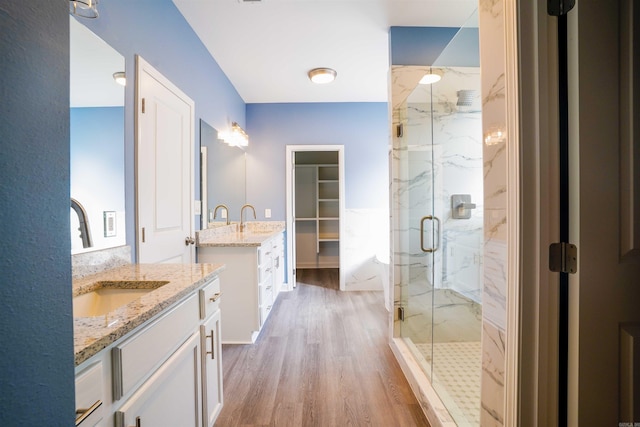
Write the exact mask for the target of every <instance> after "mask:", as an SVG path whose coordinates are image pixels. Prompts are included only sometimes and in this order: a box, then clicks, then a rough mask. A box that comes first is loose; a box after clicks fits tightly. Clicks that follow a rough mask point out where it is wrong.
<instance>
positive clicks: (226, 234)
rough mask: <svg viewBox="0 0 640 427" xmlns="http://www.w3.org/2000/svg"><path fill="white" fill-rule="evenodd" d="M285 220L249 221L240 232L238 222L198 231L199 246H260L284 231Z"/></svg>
mask: <svg viewBox="0 0 640 427" xmlns="http://www.w3.org/2000/svg"><path fill="white" fill-rule="evenodd" d="M284 229H285V225H284V221H256V222H247V223H246V228H245V231H243V232H240V231H238V230H239V227H238V224H237V223H232V224H230V225H227V226H221V227H214V228H208V229H206V230H200V231H198V232H197V233H196V246H198V247H222V246H230V247H251V246H260V245H262V244H263V243H264V242H266V241H267V240H269V239H271V238H272V237H274V236H277V235H278V234H280V233H282V232H283V231H284Z"/></svg>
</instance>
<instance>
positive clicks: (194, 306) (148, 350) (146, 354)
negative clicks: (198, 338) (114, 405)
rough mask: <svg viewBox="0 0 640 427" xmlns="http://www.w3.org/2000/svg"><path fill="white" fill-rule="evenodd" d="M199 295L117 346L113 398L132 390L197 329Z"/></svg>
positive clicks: (114, 361) (114, 351) (114, 353)
mask: <svg viewBox="0 0 640 427" xmlns="http://www.w3.org/2000/svg"><path fill="white" fill-rule="evenodd" d="M198 321H199V303H198V296H197V295H195V294H194V295H192V296H190V297H189V298H187V299H186V300H185V301H183V302H181V303H179V305H178V306H177V307H175V308H173V309H171V310H170V311H169V312H168V313H167V314H165V315H163V316H162V317H160V318H159V319H157V320H155V321H154V322H153V323H151V324H150V325H149V326H147V327H145V328H144V329H143V330H142V331H140V332H139V333H137V334H135V335H134V336H133V337H131V338H129V339H128V340H126V341H124V342H123V343H122V344H120V345H118V346H116V347H114V349H113V352H112V360H113V398H114V399H115V400H117V399H120V398H121V397H122V396H124V395H126V394H127V393H129V392H130V391H131V390H133V389H134V388H135V387H136V386H137V385H138V384H139V383H140V382H141V381H142V380H143V379H144V378H145V377H146V376H147V375H149V373H150V372H151V371H152V370H154V369H156V368H157V367H158V366H160V365H161V364H162V362H164V361H165V360H166V359H167V357H169V355H170V354H171V353H172V352H173V351H174V350H175V349H176V347H178V346H179V345H181V344H182V343H183V342H184V340H185V339H186V338H187V337H188V336H189V335H190V334H191V333H192V332H193V330H195V329H197V328H198Z"/></svg>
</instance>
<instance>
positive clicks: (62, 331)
mask: <svg viewBox="0 0 640 427" xmlns="http://www.w3.org/2000/svg"><path fill="white" fill-rule="evenodd" d="M0 58H2V59H0V64H1V65H0V68H1V69H2V79H1V80H0V93H1V94H2V102H0V108H1V112H0V200H2V204H1V207H0V235H2V239H1V240H0V272H2V276H1V277H2V278H1V279H0V283H1V285H0V325H2V333H1V334H0V349H2V350H1V353H0V354H1V355H2V357H0V384H1V387H2V388H1V390H0V425H2V426H20V425H23V426H40V425H56V426H70V425H73V419H74V415H73V414H74V411H75V402H74V379H73V369H74V368H73V366H74V362H73V321H72V316H71V255H70V253H71V252H70V251H71V245H70V240H69V206H70V205H69V203H70V201H69V16H68V5H67V2H63V1H38V2H17V1H15V0H0Z"/></svg>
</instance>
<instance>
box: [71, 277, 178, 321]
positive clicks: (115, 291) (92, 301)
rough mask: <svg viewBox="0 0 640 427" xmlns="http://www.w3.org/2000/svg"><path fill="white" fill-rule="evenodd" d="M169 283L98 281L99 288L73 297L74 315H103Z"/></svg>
mask: <svg viewBox="0 0 640 427" xmlns="http://www.w3.org/2000/svg"><path fill="white" fill-rule="evenodd" d="M167 283H169V282H165V281H134V282H131V281H123V282H99V283H96V285H97V286H98V288H97V289H95V290H92V291H90V292H87V293H84V294H80V295H77V296H75V297H73V316H74V317H94V316H103V315H105V314H107V313H110V312H112V311H114V310H116V309H118V308H120V307H122V306H124V305H126V304H129V303H130V302H132V301H135V300H137V299H138V298H140V297H142V296H143V295H146V294H148V293H149V292H152V291H154V290H156V289H158V288H159V287H161V286H163V285H166V284H167Z"/></svg>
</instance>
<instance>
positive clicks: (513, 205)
mask: <svg viewBox="0 0 640 427" xmlns="http://www.w3.org/2000/svg"><path fill="white" fill-rule="evenodd" d="M517 12H518V10H517V5H516V3H515V1H505V7H504V32H505V33H504V40H505V46H504V48H505V110H506V111H505V112H506V118H507V188H508V191H507V218H508V221H507V247H508V248H509V250H508V251H507V265H508V267H507V307H506V310H507V319H506V320H507V325H506V342H505V385H504V386H505V387H504V399H505V406H504V407H505V413H504V425H505V426H518V425H519V422H518V419H519V412H520V407H519V405H518V400H519V399H518V393H517V391H518V388H519V375H518V370H519V369H518V368H519V359H520V298H521V293H520V287H521V285H522V281H521V280H520V259H521V255H520V254H521V251H520V227H521V223H520V158H521V155H520V144H521V140H520V137H519V136H520V121H519V117H518V113H519V110H518V107H519V102H520V99H519V90H518V89H519V88H518V84H519V82H518V72H519V64H518V26H517V25H518V21H517V18H518V16H517Z"/></svg>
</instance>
